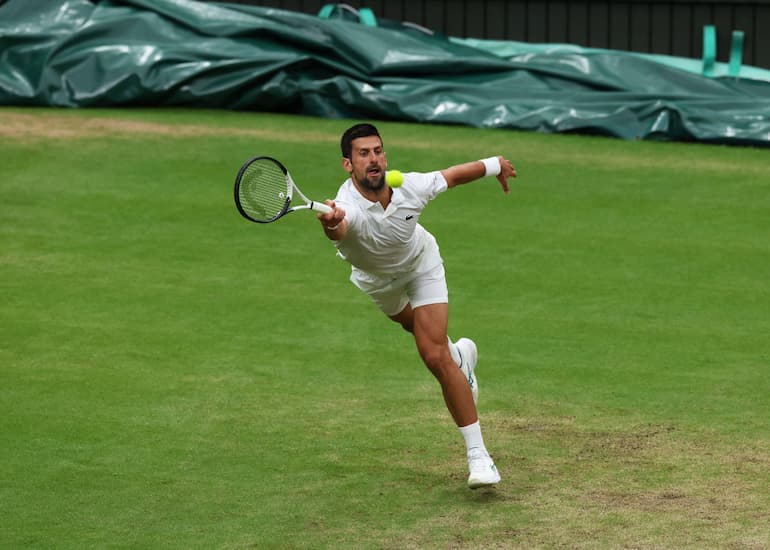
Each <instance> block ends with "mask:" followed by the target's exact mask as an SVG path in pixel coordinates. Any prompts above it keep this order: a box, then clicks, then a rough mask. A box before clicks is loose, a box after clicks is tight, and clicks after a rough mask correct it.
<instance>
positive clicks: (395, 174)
mask: <svg viewBox="0 0 770 550" xmlns="http://www.w3.org/2000/svg"><path fill="white" fill-rule="evenodd" d="M385 183H387V184H388V185H389V186H391V187H394V188H395V187H401V184H402V183H404V174H402V173H401V172H399V171H398V170H388V171H387V172H385Z"/></svg>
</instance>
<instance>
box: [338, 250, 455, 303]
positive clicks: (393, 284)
mask: <svg viewBox="0 0 770 550" xmlns="http://www.w3.org/2000/svg"><path fill="white" fill-rule="evenodd" d="M431 240H432V241H433V242H432V243H428V245H427V246H426V248H425V250H424V251H423V253H422V254H421V258H420V261H419V262H418V265H417V266H416V267H415V269H414V270H413V271H412V272H409V273H401V274H395V275H393V276H392V277H383V276H377V275H372V274H371V273H367V272H366V271H361V270H360V269H356V268H353V271H352V273H351V274H350V280H351V282H352V283H353V284H354V285H356V286H357V287H358V288H359V289H361V290H362V291H363V292H365V293H366V294H368V295H369V297H370V298H371V299H372V300H373V301H374V303H375V304H376V305H377V307H379V308H380V309H381V310H382V312H383V313H384V314H385V315H387V316H388V317H391V316H393V315H396V314H397V313H401V311H402V310H403V309H404V308H405V307H406V305H407V304H411V306H412V308H417V307H420V306H426V305H429V304H446V303H448V302H449V291H448V290H447V284H446V274H445V272H444V264H443V261H442V260H441V254H440V253H439V249H438V246H437V245H436V242H435V240H433V239H431Z"/></svg>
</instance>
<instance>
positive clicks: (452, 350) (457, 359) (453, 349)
mask: <svg viewBox="0 0 770 550" xmlns="http://www.w3.org/2000/svg"><path fill="white" fill-rule="evenodd" d="M446 339H447V342H449V355H451V356H452V360H453V361H454V362H455V363H457V366H458V367H459V366H460V363H461V362H462V358H461V357H460V352H459V351H457V346H456V345H455V344H454V342H452V340H450V339H449V336H447V337H446Z"/></svg>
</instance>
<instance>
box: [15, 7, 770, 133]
mask: <svg viewBox="0 0 770 550" xmlns="http://www.w3.org/2000/svg"><path fill="white" fill-rule="evenodd" d="M517 45H518V48H519V50H517V53H516V55H505V54H501V53H500V51H494V49H491V48H489V47H485V43H484V42H483V41H482V42H478V41H477V42H472V41H461V40H456V39H447V38H446V37H442V36H439V35H436V34H429V33H425V32H420V31H418V30H415V29H413V28H410V27H408V26H403V25H400V24H389V25H381V26H377V27H372V26H367V25H362V24H359V23H356V22H350V21H345V20H342V19H323V18H319V17H315V16H312V15H306V14H302V13H297V12H290V11H284V10H277V9H271V8H262V7H255V6H244V5H240V4H232V3H226V4H215V3H203V2H196V1H193V0H110V1H100V2H91V1H88V0H49V1H46V2H29V1H28V0H7V1H6V2H5V3H2V4H0V104H5V105H51V106H65V107H90V106H100V107H105V106H151V105H152V106H195V107H207V108H225V109H240V110H259V111H278V112H291V113H298V114H305V115H312V116H320V117H335V118H357V119H387V120H401V121H415V122H432V123H447V124H462V125H470V126H477V127H488V128H512V129H523V130H535V131H542V132H579V133H592V134H602V135H608V136H616V137H620V138H625V139H668V140H687V141H703V142H715V143H731V144H748V145H761V146H767V145H770V82H768V81H765V80H762V79H748V78H706V77H704V76H701V75H700V74H696V73H694V72H692V71H687V70H682V69H681V68H677V67H675V66H672V65H671V64H665V63H660V62H657V61H655V60H654V59H652V58H647V57H645V56H640V55H635V54H631V53H628V52H619V51H611V50H596V51H593V50H581V49H579V48H578V49H573V50H570V49H566V50H565V49H564V48H556V49H548V48H543V47H539V48H535V47H533V49H532V51H531V52H523V53H522V52H521V51H520V48H521V47H522V45H521V44H520V43H517ZM498 46H499V44H498ZM497 49H498V50H499V47H498V48H497Z"/></svg>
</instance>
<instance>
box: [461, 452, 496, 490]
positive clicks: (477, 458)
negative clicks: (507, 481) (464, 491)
mask: <svg viewBox="0 0 770 550" xmlns="http://www.w3.org/2000/svg"><path fill="white" fill-rule="evenodd" d="M468 469H469V470H470V472H471V473H470V475H469V476H468V487H470V488H471V489H478V488H480V487H489V486H490V485H494V484H496V483H499V482H500V473H499V472H498V471H497V468H496V467H495V463H494V462H492V457H491V456H489V453H488V452H487V451H486V450H485V449H478V448H476V449H471V450H470V451H468Z"/></svg>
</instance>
